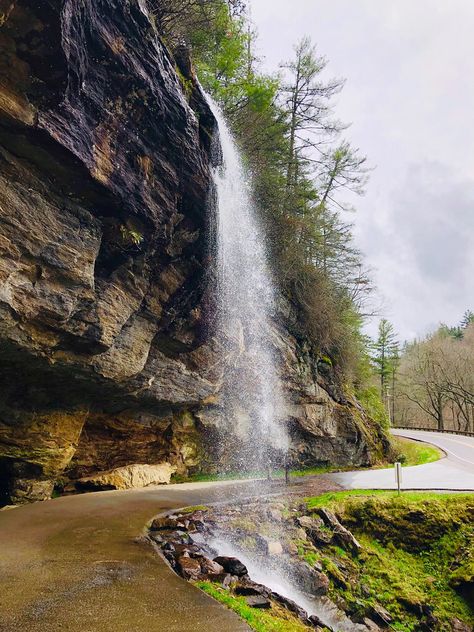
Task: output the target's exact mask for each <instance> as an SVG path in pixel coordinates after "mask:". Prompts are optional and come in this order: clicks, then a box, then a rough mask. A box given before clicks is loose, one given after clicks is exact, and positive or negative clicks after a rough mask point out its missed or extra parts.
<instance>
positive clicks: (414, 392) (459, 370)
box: [372, 311, 474, 432]
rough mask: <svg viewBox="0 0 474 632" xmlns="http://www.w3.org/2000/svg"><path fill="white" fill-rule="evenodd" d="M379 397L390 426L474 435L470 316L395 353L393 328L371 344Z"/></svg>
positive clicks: (382, 329) (383, 329)
mask: <svg viewBox="0 0 474 632" xmlns="http://www.w3.org/2000/svg"><path fill="white" fill-rule="evenodd" d="M372 361H373V364H374V369H375V372H376V373H377V374H378V376H379V378H380V392H381V397H382V400H383V401H384V404H385V406H386V410H387V413H389V414H390V415H391V417H392V423H393V424H394V425H401V426H413V427H426V428H433V429H438V430H458V431H461V432H474V314H473V312H471V311H467V312H466V313H465V315H464V317H463V319H462V321H461V322H460V323H459V324H458V325H456V326H454V327H449V326H447V325H440V327H439V328H438V329H437V330H436V331H435V332H434V333H432V334H430V335H428V336H426V337H425V338H423V339H421V340H415V341H414V342H410V343H406V344H405V345H404V346H403V348H402V350H401V351H400V349H399V345H398V343H397V341H396V339H395V333H394V330H393V326H392V325H391V324H390V323H389V322H388V321H386V320H382V321H381V323H380V325H379V334H378V338H377V340H376V341H375V342H374V343H373V356H372Z"/></svg>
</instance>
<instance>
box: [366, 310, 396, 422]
mask: <svg viewBox="0 0 474 632" xmlns="http://www.w3.org/2000/svg"><path fill="white" fill-rule="evenodd" d="M372 350H373V354H372V363H373V366H374V370H375V373H376V374H377V375H378V376H379V379H380V396H381V398H382V401H383V402H384V404H385V405H386V406H387V410H388V385H389V379H390V377H391V376H392V372H393V371H394V370H395V362H396V359H397V358H398V342H397V339H396V335H395V330H394V328H393V325H392V324H391V323H390V322H389V321H388V320H387V319H386V318H382V319H381V320H380V322H379V328H378V336H377V340H375V342H373V343H372Z"/></svg>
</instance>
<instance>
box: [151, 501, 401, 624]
mask: <svg viewBox="0 0 474 632" xmlns="http://www.w3.org/2000/svg"><path fill="white" fill-rule="evenodd" d="M291 507H292V505H291V503H288V501H286V502H280V501H278V500H275V501H270V500H267V501H264V500H260V501H259V502H255V501H247V502H245V503H243V504H238V505H230V504H225V505H224V506H222V505H219V506H218V507H217V506H216V507H209V508H206V509H196V510H193V509H192V508H190V509H189V511H185V512H181V513H180V512H176V513H173V514H168V515H166V516H160V517H158V518H156V519H155V520H153V521H152V523H151V525H150V531H149V537H150V539H151V540H152V541H153V542H154V543H155V544H156V545H157V546H158V547H159V550H160V551H161V554H162V555H163V556H164V557H165V558H166V560H167V561H168V562H169V564H170V565H171V567H172V568H173V569H174V570H175V571H176V572H177V573H178V574H179V575H181V576H182V577H183V578H184V579H186V580H188V581H206V582H212V583H214V584H216V585H217V586H219V587H221V588H224V589H226V590H228V591H229V592H230V593H231V594H232V595H235V596H237V597H242V598H244V599H245V603H246V604H247V605H248V606H250V607H253V608H263V609H268V610H271V609H272V608H273V609H275V608H283V609H284V610H286V611H288V613H291V616H295V617H296V618H297V619H298V620H299V621H300V622H302V623H304V624H305V625H306V626H308V628H310V629H316V630H339V629H341V630H351V632H352V631H357V632H364V631H367V630H372V631H374V630H380V629H381V627H380V626H379V625H378V623H379V624H380V625H382V627H384V626H386V625H387V624H388V623H389V622H390V621H389V619H388V617H389V614H388V613H386V611H385V610H384V609H383V608H382V606H380V607H378V606H377V608H374V609H373V610H371V613H370V614H371V615H373V619H374V620H372V618H369V617H368V616H367V617H366V620H365V621H364V620H362V618H360V617H358V618H356V619H354V621H351V620H350V619H349V618H348V615H347V613H346V612H344V609H343V607H341V606H340V605H338V604H337V603H335V602H334V601H332V600H331V599H330V598H329V596H328V593H329V590H330V580H329V577H328V576H327V574H326V573H325V572H323V571H322V568H321V566H319V568H318V567H317V566H318V565H317V564H315V565H310V564H308V563H307V562H305V561H304V560H303V559H302V558H301V557H300V555H299V552H298V547H297V548H296V550H293V551H291V552H289V551H288V547H287V546H286V542H287V541H289V540H291V539H292V538H295V535H296V536H297V535H298V531H301V530H302V529H307V530H308V532H309V533H311V532H312V530H314V528H315V525H319V521H321V523H323V521H322V518H319V517H318V516H304V515H303V516H302V515H299V514H298V515H296V516H293V512H294V511H296V510H295V509H291ZM341 527H342V525H341V524H340V523H339V521H338V520H337V518H335V517H334V521H333V522H332V529H333V532H334V537H336V532H337V530H338V529H339V528H341ZM262 532H263V533H264V534H265V535H263V534H262ZM276 536H278V539H276ZM269 542H271V543H272V544H273V545H274V544H275V543H276V542H278V544H279V547H278V552H275V551H274V550H273V549H274V548H276V547H273V546H272V547H269V546H268V543H269ZM229 545H230V546H231V548H232V549H233V550H234V551H236V554H235V555H227V554H226V555H223V554H221V550H220V549H221V547H223V548H226V547H229ZM239 552H240V553H239ZM240 557H241V558H242V559H240ZM246 559H249V560H250V559H251V560H253V561H252V566H253V565H255V563H257V565H260V566H261V567H262V568H266V569H267V572H268V576H269V577H274V578H275V581H277V582H278V581H280V580H279V579H278V577H280V576H281V577H285V578H286V579H285V580H284V581H287V582H288V584H289V585H291V586H293V587H294V588H295V589H296V590H295V591H294V593H295V595H298V594H299V595H300V597H299V598H300V599H301V600H302V602H303V603H298V598H293V599H292V598H290V596H289V595H288V594H284V592H283V594H282V593H281V592H278V591H276V590H274V589H273V588H272V587H271V586H270V585H268V586H267V585H265V583H262V582H259V581H256V580H255V579H254V578H253V577H252V568H249V567H248V566H247V565H246V564H247V563H246V561H245V560H246ZM282 590H283V589H282ZM307 603H313V606H312V607H314V608H315V609H316V610H318V609H319V610H321V612H322V613H324V615H325V616H326V620H324V616H323V615H319V614H316V613H315V612H312V613H310V614H308V611H307V609H305V606H306V604H307ZM306 607H307V606H306ZM328 613H329V614H328ZM384 616H386V618H385V619H384V618H383V617H384ZM328 618H329V621H339V622H343V623H341V627H340V628H339V627H337V626H336V624H335V626H334V627H332V626H331V625H330V624H329V621H328ZM376 619H378V623H376V622H375V620H376Z"/></svg>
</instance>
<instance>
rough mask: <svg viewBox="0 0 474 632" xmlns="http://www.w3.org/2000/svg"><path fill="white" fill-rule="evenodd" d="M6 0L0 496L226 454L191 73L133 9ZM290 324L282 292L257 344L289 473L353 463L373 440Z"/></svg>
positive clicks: (142, 10) (206, 168)
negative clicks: (289, 445) (270, 327)
mask: <svg viewBox="0 0 474 632" xmlns="http://www.w3.org/2000/svg"><path fill="white" fill-rule="evenodd" d="M5 6H6V7H7V8H6V9H5V11H4V12H2V14H1V29H2V37H1V39H0V53H1V55H0V60H1V61H0V68H1V74H2V82H1V87H0V255H1V257H0V377H1V380H2V392H1V395H0V475H1V476H0V480H1V481H2V483H1V485H0V502H2V501H3V502H23V501H26V500H42V499H44V498H47V497H49V496H50V494H51V492H52V489H53V486H54V484H55V483H59V487H60V488H62V487H63V486H65V485H68V483H70V482H71V481H77V480H79V479H90V477H96V475H97V474H99V473H101V474H102V473H104V472H106V473H109V472H110V471H111V470H116V469H117V468H122V467H126V466H130V465H143V464H147V465H152V466H154V465H159V464H161V463H164V462H166V463H170V464H171V466H172V467H175V468H176V471H177V473H178V474H187V473H189V472H190V471H191V472H193V471H196V470H199V469H202V468H204V467H209V466H212V465H213V464H214V463H215V462H216V461H219V460H220V459H221V460H226V459H230V460H231V457H232V455H231V454H230V453H231V452H232V450H231V449H227V448H226V445H229V446H232V441H230V442H229V441H226V437H227V438H228V433H229V430H228V428H227V427H226V425H225V424H224V423H223V419H222V411H221V409H220V407H219V393H220V390H221V386H222V378H223V375H224V373H226V374H227V375H228V376H230V377H231V372H232V366H233V365H234V364H235V363H234V361H233V359H232V358H228V366H227V365H226V366H224V362H223V361H222V354H220V350H219V345H218V344H217V343H216V341H215V340H213V339H212V337H211V335H210V332H212V323H213V309H212V261H210V260H209V249H208V238H209V235H208V226H209V223H210V222H211V223H212V217H209V214H210V213H211V215H212V211H210V209H209V206H208V199H209V186H210V172H211V158H210V144H211V139H212V137H213V134H214V131H215V121H214V119H213V116H212V114H211V112H210V110H209V108H208V106H207V103H206V100H205V98H204V95H203V94H202V92H201V89H200V87H199V84H198V83H197V81H196V77H195V76H194V74H193V70H192V64H191V63H190V60H189V59H188V58H187V57H186V52H185V51H183V50H181V51H180V52H179V55H178V57H177V60H176V59H175V58H174V57H173V55H172V53H171V52H170V51H169V50H168V49H167V48H166V46H165V44H164V43H163V42H162V40H161V39H160V36H159V34H158V32H157V30H156V26H155V24H154V23H153V20H152V19H150V16H149V14H148V11H147V6H146V3H145V2H141V1H140V0H123V2H113V1H112V0H96V1H94V2H93V3H91V2H84V3H81V4H80V6H76V4H75V3H74V2H72V0H66V1H60V0H51V2H48V3H42V2H40V3H38V2H36V1H34V0H16V1H15V2H11V3H8V2H7V3H6V5H5ZM183 55H184V57H183ZM177 62H178V63H179V67H180V71H179V72H177V70H176V68H177ZM183 78H184V82H185V83H186V89H184V87H183ZM297 319H298V310H297V308H296V307H295V306H292V305H289V304H288V303H287V302H286V301H285V300H284V299H283V298H282V299H281V301H280V306H279V316H278V320H277V321H276V322H275V323H274V332H273V334H272V339H273V340H274V344H275V351H276V354H277V355H278V357H279V360H280V364H281V367H282V374H283V377H284V382H285V384H286V389H287V397H288V401H289V403H290V406H289V409H288V424H289V427H290V432H291V435H292V439H293V449H292V450H293V457H294V460H295V463H305V464H311V465H315V464H317V463H327V462H331V463H334V464H340V465H347V464H349V463H350V464H353V465H359V464H367V463H369V462H371V461H372V460H373V458H374V454H377V453H380V451H381V450H382V448H383V441H384V439H383V436H382V435H381V434H380V432H379V429H378V428H377V427H376V426H375V425H374V424H372V423H371V422H370V421H369V420H368V419H367V418H366V417H365V416H364V414H363V413H362V411H361V410H360V408H358V406H357V404H356V403H355V402H353V401H348V400H347V399H346V398H345V397H344V395H343V394H342V393H341V391H340V389H339V388H338V387H337V384H336V382H337V380H335V378H334V375H331V371H330V370H329V369H326V370H325V371H322V370H321V368H320V367H319V368H318V360H317V354H316V353H315V352H314V350H312V349H311V348H309V347H308V345H307V344H306V342H305V341H304V340H301V339H300V338H297V337H296V336H295V335H294V333H293V332H294V331H295V330H297V327H296V324H297ZM241 352H242V350H241V349H239V350H236V353H241ZM219 358H221V360H219ZM231 426H232V425H231ZM79 486H80V484H79Z"/></svg>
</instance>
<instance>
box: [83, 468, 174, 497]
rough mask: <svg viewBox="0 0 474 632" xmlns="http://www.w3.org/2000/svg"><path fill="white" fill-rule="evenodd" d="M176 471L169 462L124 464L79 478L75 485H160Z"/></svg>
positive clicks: (101, 487)
mask: <svg viewBox="0 0 474 632" xmlns="http://www.w3.org/2000/svg"><path fill="white" fill-rule="evenodd" d="M175 471H176V467H173V466H172V465H170V464H169V463H160V464H158V465H147V464H144V465H141V464H139V463H134V464H133V465H124V466H123V467H117V468H115V470H110V471H109V472H100V473H99V474H96V475H95V476H89V477H85V478H80V479H78V480H77V481H76V487H77V488H78V489H82V490H84V491H94V490H105V489H137V488H140V487H148V485H162V484H163V483H169V482H170V479H171V475H172V474H173V473H174V472H175Z"/></svg>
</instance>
